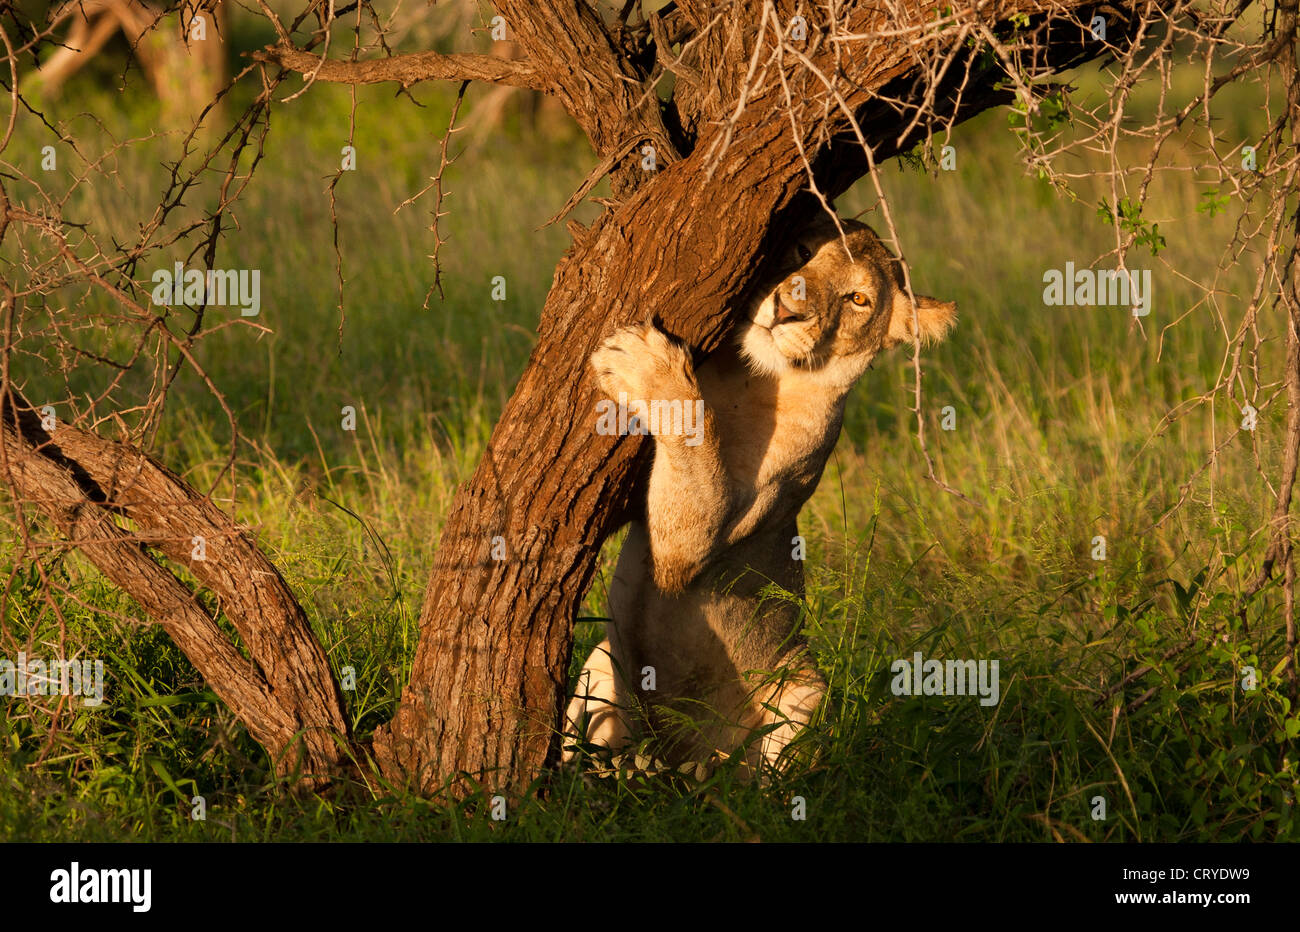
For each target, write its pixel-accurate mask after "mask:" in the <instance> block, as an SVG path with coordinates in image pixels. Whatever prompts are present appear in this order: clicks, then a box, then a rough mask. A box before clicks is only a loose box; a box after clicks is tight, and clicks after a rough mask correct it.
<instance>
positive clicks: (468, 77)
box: [250, 44, 553, 92]
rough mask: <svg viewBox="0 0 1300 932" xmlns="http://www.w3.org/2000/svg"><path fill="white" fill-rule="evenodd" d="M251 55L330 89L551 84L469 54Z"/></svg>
mask: <svg viewBox="0 0 1300 932" xmlns="http://www.w3.org/2000/svg"><path fill="white" fill-rule="evenodd" d="M250 54H251V55H252V58H253V60H254V61H259V62H265V63H267V64H272V65H279V66H280V67H282V68H288V69H289V70H290V71H296V72H298V73H299V74H304V75H305V74H312V73H315V75H316V80H317V81H329V82H330V83H332V84H382V83H384V82H385V81H395V82H397V83H398V84H401V85H402V87H410V86H411V85H412V84H418V83H419V82H421V81H481V82H484V83H486V84H505V85H508V86H510V87H525V88H530V89H532V90H536V91H548V92H549V91H552V90H553V86H552V84H551V81H550V79H549V78H548V77H547V76H546V75H544V74H542V73H541V72H540V71H538V70H537V69H536V68H535V67H534V66H533V65H532V64H531V63H530V62H528V61H520V60H510V59H505V58H495V57H493V56H491V55H478V54H475V53H471V52H465V53H462V54H457V55H443V54H441V53H439V52H412V53H410V54H408V55H393V56H392V57H390V58H373V59H369V60H367V61H355V62H354V61H341V60H338V59H327V60H326V61H325V62H324V63H323V64H322V63H321V59H320V56H318V55H313V54H312V53H311V52H306V51H303V50H302V49H300V48H292V47H288V46H285V45H283V44H281V45H268V46H267V47H266V48H265V49H263V50H262V51H259V52H252V53H250ZM318 67H319V69H320V70H319V71H317V68H318Z"/></svg>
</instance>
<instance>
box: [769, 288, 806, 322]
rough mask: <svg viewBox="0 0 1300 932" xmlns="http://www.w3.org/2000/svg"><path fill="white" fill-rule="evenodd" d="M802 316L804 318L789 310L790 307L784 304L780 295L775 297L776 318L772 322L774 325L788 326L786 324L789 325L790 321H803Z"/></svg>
mask: <svg viewBox="0 0 1300 932" xmlns="http://www.w3.org/2000/svg"><path fill="white" fill-rule="evenodd" d="M804 316H805V315H803V314H800V313H798V312H796V311H794V310H792V309H791V308H790V305H788V304H786V303H785V299H784V298H782V297H781V296H780V295H777V298H776V316H775V319H774V321H773V322H774V323H778V324H788V323H790V321H792V320H803V319H804Z"/></svg>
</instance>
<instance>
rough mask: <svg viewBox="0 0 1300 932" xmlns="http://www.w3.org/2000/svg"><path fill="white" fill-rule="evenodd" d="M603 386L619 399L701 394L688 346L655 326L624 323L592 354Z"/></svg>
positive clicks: (678, 397) (594, 365)
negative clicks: (692, 367)
mask: <svg viewBox="0 0 1300 932" xmlns="http://www.w3.org/2000/svg"><path fill="white" fill-rule="evenodd" d="M591 366H592V368H593V369H595V370H596V383H597V384H598V385H599V386H600V390H601V391H602V392H604V393H605V394H606V395H608V396H609V397H610V398H612V399H615V400H617V399H618V396H619V393H620V392H623V393H626V396H627V398H628V400H630V401H652V400H655V399H664V400H671V399H675V398H676V399H682V400H685V399H688V398H695V397H697V396H698V392H699V389H698V388H697V387H696V385H695V375H694V372H693V371H692V369H691V359H690V356H689V355H688V354H687V352H686V350H685V349H683V348H682V347H680V346H678V345H677V344H676V343H674V342H672V340H670V339H668V336H667V335H666V334H665V333H664V332H663V331H661V330H659V329H658V328H657V327H654V326H649V325H646V326H637V327H623V328H621V329H619V330H615V331H614V332H613V333H612V334H610V335H609V336H608V337H606V338H605V340H604V341H603V342H602V343H601V344H600V347H599V348H598V349H597V350H596V351H595V352H594V353H592V354H591Z"/></svg>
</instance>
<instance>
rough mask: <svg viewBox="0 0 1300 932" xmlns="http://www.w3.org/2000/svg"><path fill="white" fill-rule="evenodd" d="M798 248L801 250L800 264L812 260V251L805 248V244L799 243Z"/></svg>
mask: <svg viewBox="0 0 1300 932" xmlns="http://www.w3.org/2000/svg"><path fill="white" fill-rule="evenodd" d="M797 248H798V250H799V261H800V262H807V261H808V260H809V259H811V258H812V250H811V249H809V248H808V247H807V246H805V245H804V244H803V243H799V244H798V246H797Z"/></svg>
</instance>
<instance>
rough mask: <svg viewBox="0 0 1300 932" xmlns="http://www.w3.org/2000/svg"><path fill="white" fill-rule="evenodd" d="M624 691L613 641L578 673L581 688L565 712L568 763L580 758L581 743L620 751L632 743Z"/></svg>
mask: <svg viewBox="0 0 1300 932" xmlns="http://www.w3.org/2000/svg"><path fill="white" fill-rule="evenodd" d="M620 693H621V690H619V688H618V680H617V677H616V674H615V673H614V659H613V655H612V654H611V652H610V645H609V638H605V640H603V641H601V642H600V644H598V645H596V647H595V648H594V649H593V650H592V652H591V656H589V657H588V658H587V662H586V663H585V664H584V665H583V667H582V672H581V673H579V674H578V687H577V690H576V691H575V692H574V696H573V699H571V700H570V701H569V707H568V709H567V710H566V711H565V713H564V750H563V754H562V759H563V760H564V761H565V762H566V763H567V762H569V761H571V760H573V758H574V757H576V756H577V748H576V747H575V746H574V745H575V744H577V743H584V744H588V745H595V746H597V747H601V748H608V749H609V750H610V751H618V750H621V749H622V748H624V747H626V746H627V745H628V744H629V743H630V742H631V740H632V730H631V727H630V726H629V724H628V719H627V713H626V711H625V710H624V709H623V707H622V704H621V702H620V698H621V697H620Z"/></svg>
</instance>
